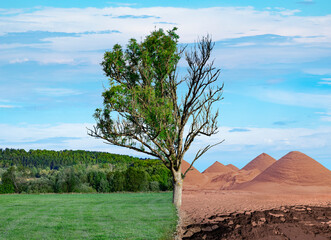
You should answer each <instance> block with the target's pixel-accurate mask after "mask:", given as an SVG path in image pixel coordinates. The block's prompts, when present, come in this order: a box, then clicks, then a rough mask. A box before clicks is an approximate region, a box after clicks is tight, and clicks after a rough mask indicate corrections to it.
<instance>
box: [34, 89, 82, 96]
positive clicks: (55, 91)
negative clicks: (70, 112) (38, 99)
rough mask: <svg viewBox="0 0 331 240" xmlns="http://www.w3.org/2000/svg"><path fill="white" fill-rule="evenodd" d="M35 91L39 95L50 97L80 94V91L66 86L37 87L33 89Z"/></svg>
mask: <svg viewBox="0 0 331 240" xmlns="http://www.w3.org/2000/svg"><path fill="white" fill-rule="evenodd" d="M35 91H36V92H37V93H39V94H41V95H46V96H52V97H63V96H72V95H79V94H82V92H80V91H77V90H73V89H67V88H37V89H35Z"/></svg>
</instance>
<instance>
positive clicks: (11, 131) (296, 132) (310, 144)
mask: <svg viewBox="0 0 331 240" xmlns="http://www.w3.org/2000/svg"><path fill="white" fill-rule="evenodd" d="M92 126H93V124H91V123H77V124H59V125H26V124H23V125H18V126H16V125H10V124H0V128H1V129H2V131H1V137H0V142H1V147H2V148H5V147H12V148H25V149H30V148H41V149H84V150H97V151H112V152H118V153H122V154H132V155H136V156H138V155H139V156H144V155H142V154H139V153H136V152H134V151H129V150H128V149H124V148H119V147H115V146H110V145H107V144H105V143H104V142H103V141H101V140H98V139H94V138H92V137H90V136H88V135H87V129H86V128H92ZM231 129H233V127H221V128H220V132H219V133H218V134H217V135H214V136H212V137H199V138H198V139H197V141H196V142H194V144H193V145H192V147H191V150H190V153H189V155H191V154H193V153H194V152H195V151H196V150H197V149H199V148H200V147H203V146H205V145H206V144H210V143H216V142H218V141H220V140H222V139H225V142H224V143H222V144H221V145H219V146H217V147H215V149H213V150H211V151H220V149H222V151H234V150H236V149H237V150H238V151H240V150H242V149H243V148H245V147H247V146H251V145H254V146H258V147H259V148H262V149H263V148H268V149H278V150H284V149H285V150H287V149H292V150H293V149H307V150H309V149H319V148H323V149H331V127H324V128H322V127H321V128H316V129H308V128H291V129H284V128H245V129H247V131H230V130H231ZM54 138H64V140H61V141H59V142H58V143H56V142H55V143H54V142H52V143H47V141H43V140H47V139H54ZM65 138H67V139H65Z"/></svg>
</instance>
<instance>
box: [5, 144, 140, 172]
mask: <svg viewBox="0 0 331 240" xmlns="http://www.w3.org/2000/svg"><path fill="white" fill-rule="evenodd" d="M136 160H139V158H135V157H131V156H127V155H119V154H113V153H105V152H92V151H83V150H76V151H73V150H64V151H51V150H30V151H28V152H26V151H25V150H24V149H9V148H6V149H0V167H3V168H8V167H10V166H13V165H15V166H17V167H18V168H19V167H29V168H31V171H32V173H31V176H36V174H38V173H37V168H42V169H46V168H49V169H50V170H52V169H55V170H58V169H59V168H61V167H65V166H73V165H77V164H81V165H84V164H86V165H94V164H106V166H108V168H112V167H113V168H116V170H125V169H126V168H127V166H128V165H129V164H131V163H132V162H134V161H136ZM39 177H40V176H39Z"/></svg>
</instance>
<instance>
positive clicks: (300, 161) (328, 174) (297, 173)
mask: <svg viewBox="0 0 331 240" xmlns="http://www.w3.org/2000/svg"><path fill="white" fill-rule="evenodd" d="M252 182H273V183H286V184H291V185H303V186H307V185H308V186H331V171H330V170H329V169H327V168H325V167H324V166H323V165H321V164H320V163H318V162H317V161H316V160H314V159H312V158H311V157H309V156H307V155H305V154H303V153H301V152H297V151H294V152H289V153H288V154H286V155H285V156H283V157H282V158H281V159H279V160H278V161H277V162H275V163H274V164H273V165H272V166H270V167H269V168H267V169H266V170H265V171H264V172H262V173H261V174H260V175H258V176H257V177H256V178H254V179H253V180H252Z"/></svg>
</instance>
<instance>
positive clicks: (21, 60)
mask: <svg viewBox="0 0 331 240" xmlns="http://www.w3.org/2000/svg"><path fill="white" fill-rule="evenodd" d="M28 61H29V59H28V58H16V59H14V60H10V61H9V63H10V64H16V63H24V62H28Z"/></svg>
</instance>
